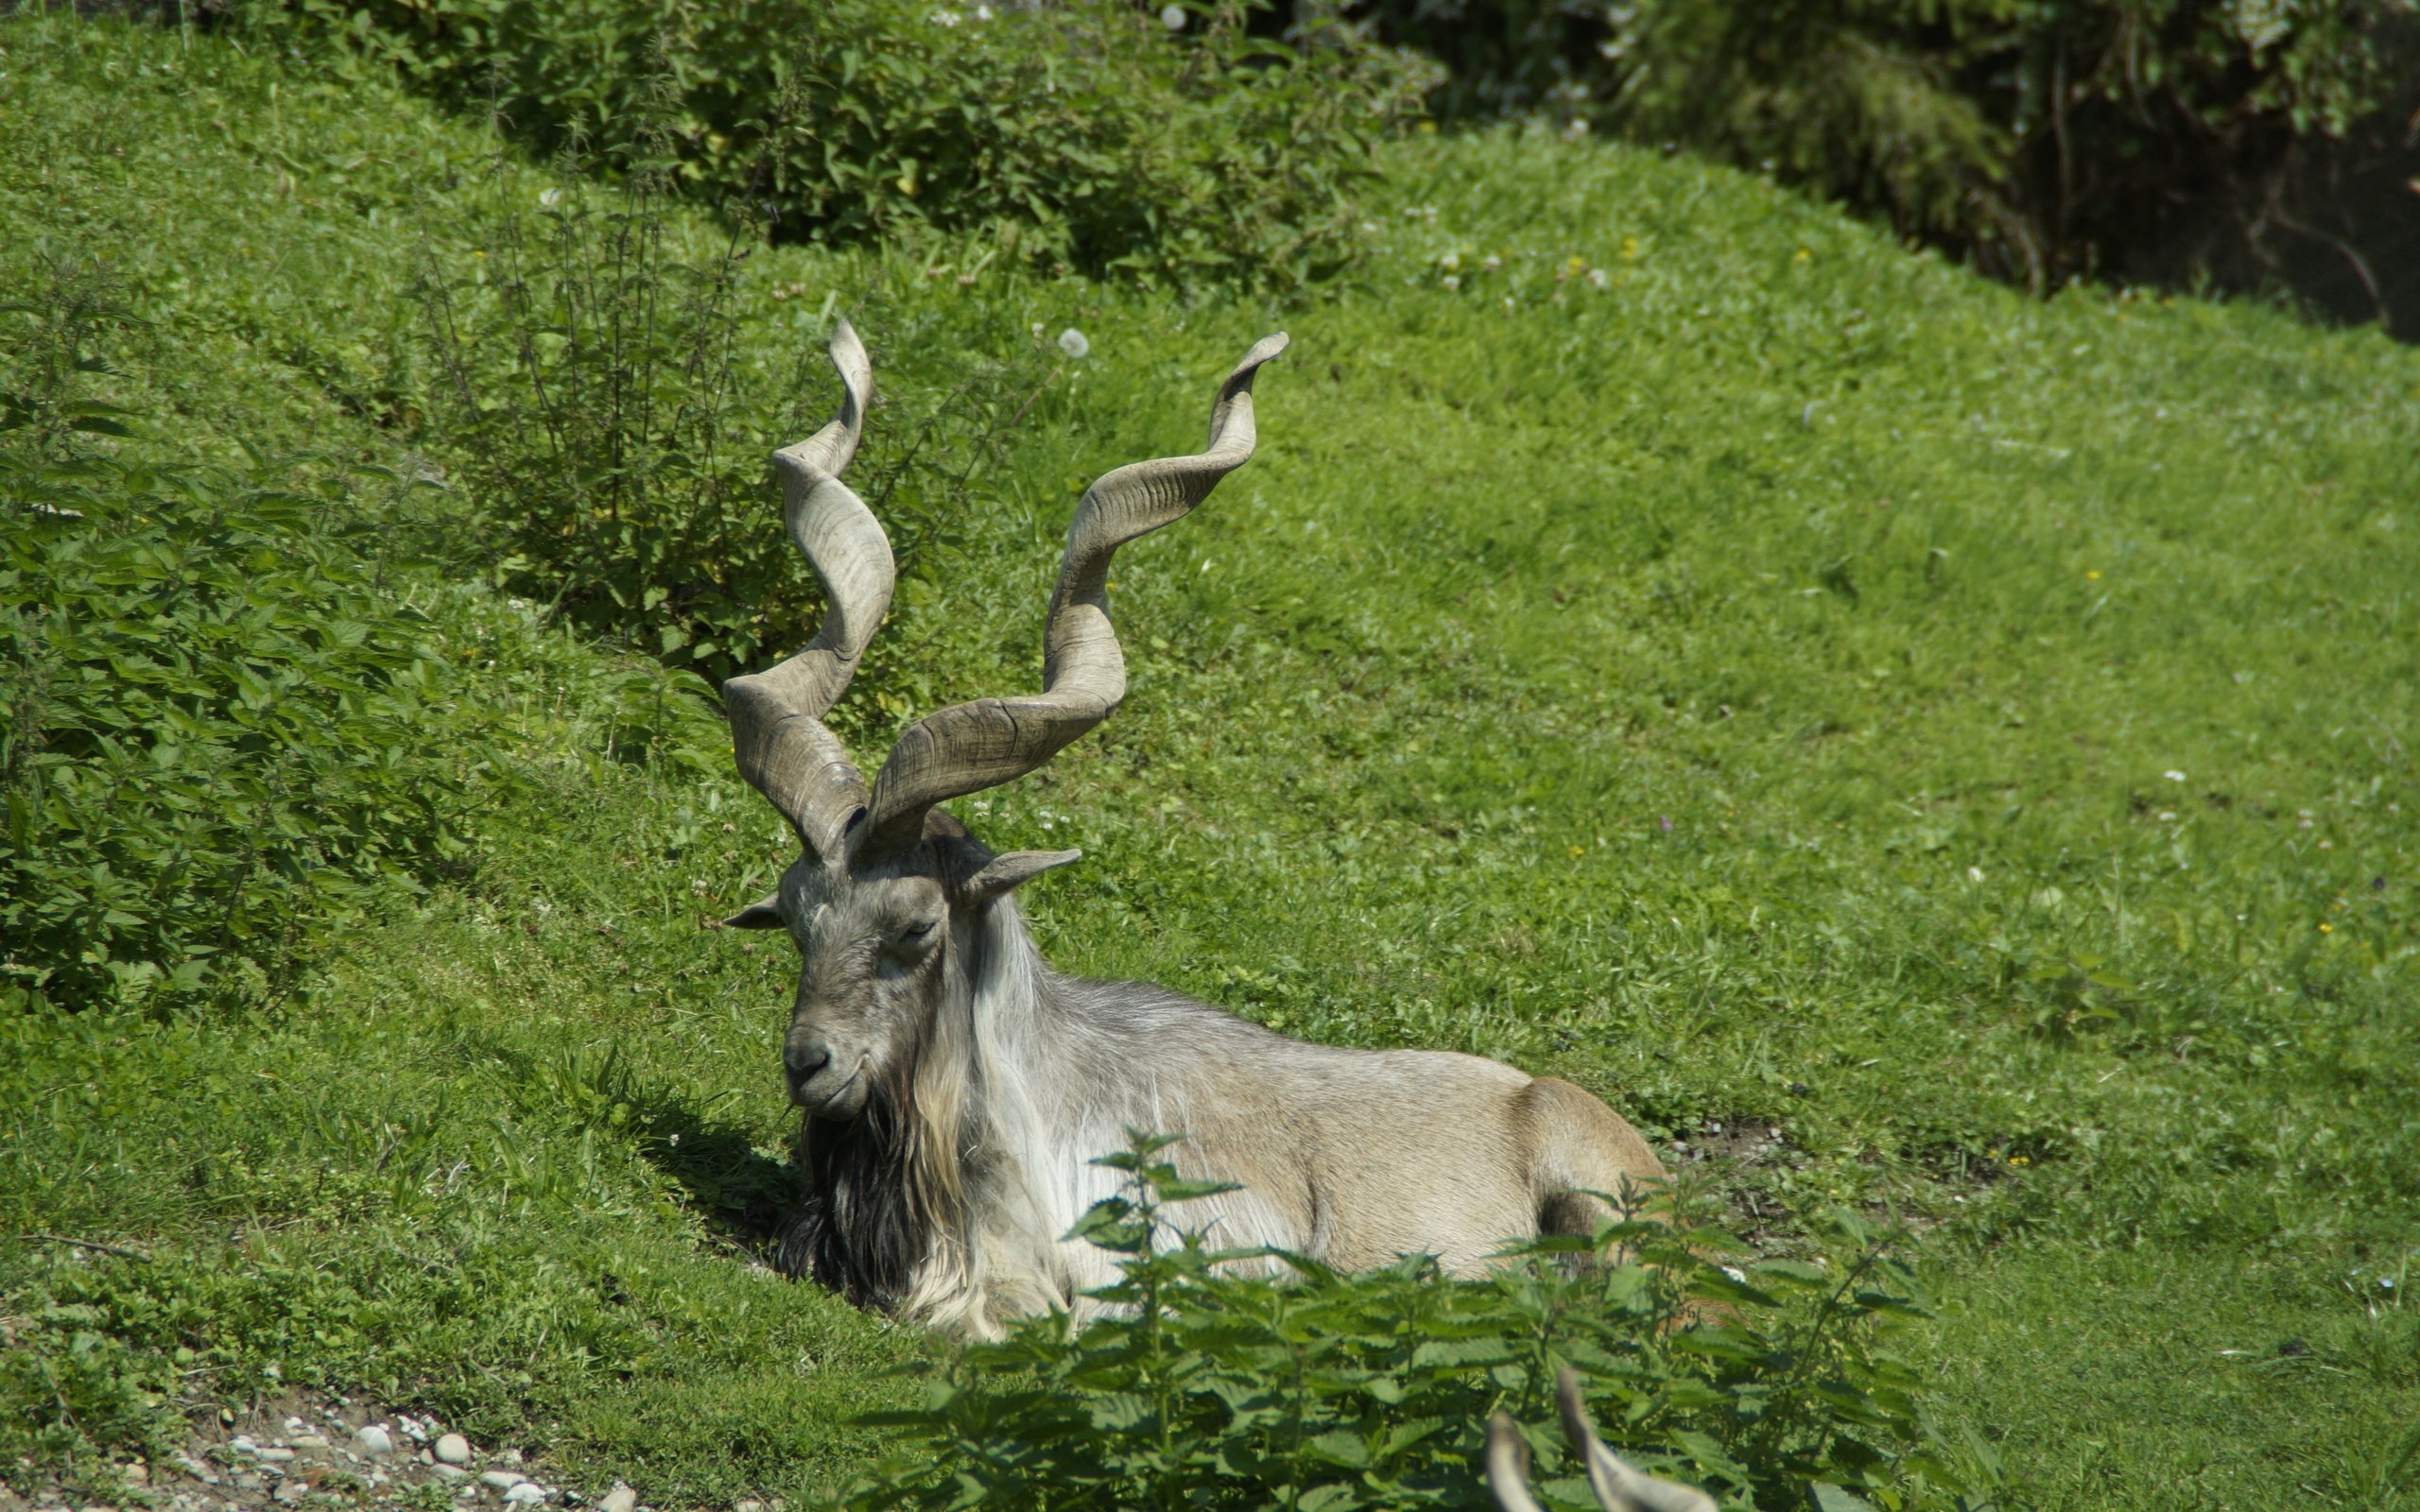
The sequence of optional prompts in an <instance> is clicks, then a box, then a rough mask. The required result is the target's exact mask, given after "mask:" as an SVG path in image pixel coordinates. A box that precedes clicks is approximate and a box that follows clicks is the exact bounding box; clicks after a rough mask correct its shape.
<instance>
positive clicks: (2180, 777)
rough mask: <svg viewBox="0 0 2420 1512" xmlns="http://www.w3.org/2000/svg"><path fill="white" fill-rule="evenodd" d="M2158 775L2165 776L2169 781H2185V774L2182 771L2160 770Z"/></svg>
mask: <svg viewBox="0 0 2420 1512" xmlns="http://www.w3.org/2000/svg"><path fill="white" fill-rule="evenodd" d="M2159 775H2160V776H2162V777H2165V778H2167V779H2168V780H2169V782H2183V781H2185V774H2184V773H2183V772H2162V773H2160V774H2159Z"/></svg>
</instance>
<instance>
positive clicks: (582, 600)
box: [420, 87, 1058, 707]
mask: <svg viewBox="0 0 2420 1512" xmlns="http://www.w3.org/2000/svg"><path fill="white" fill-rule="evenodd" d="M675 106H676V100H675V98H674V97H673V96H672V94H670V93H669V90H668V87H666V88H665V89H660V90H659V91H658V93H657V94H655V95H654V96H653V98H652V101H651V103H650V104H648V106H647V107H646V109H645V111H644V112H642V113H641V114H640V115H639V116H638V117H637V118H636V119H635V120H634V121H633V122H631V123H629V132H630V138H631V146H630V147H628V148H627V149H625V150H624V151H622V152H621V153H619V154H614V155H618V156H621V157H623V158H625V159H627V160H628V161H630V162H631V163H633V168H632V171H631V172H630V173H628V174H626V175H622V176H619V177H617V178H614V179H612V180H606V179H605V178H604V176H603V175H602V171H601V159H600V157H599V156H597V155H595V154H592V153H591V152H590V151H589V150H588V148H587V146H586V145H585V143H575V144H574V145H573V146H572V147H571V148H569V149H567V150H566V151H565V152H564V154H563V155H562V159H561V160H560V166H561V168H562V178H563V179H564V180H566V181H567V183H568V184H569V187H560V188H550V189H547V190H545V191H543V192H542V193H541V194H540V196H539V197H538V198H536V199H535V200H530V199H527V198H526V197H524V198H520V199H514V198H510V197H507V196H494V197H491V198H490V199H489V201H488V204H489V208H488V210H487V211H486V212H485V213H484V215H482V217H481V218H480V219H479V221H478V222H477V224H476V226H475V238H476V241H477V243H478V245H477V246H476V247H475V248H474V249H472V251H471V255H470V257H469V258H468V259H462V258H454V259H451V260H449V259H447V258H446V257H445V256H444V255H442V254H441V253H440V252H439V251H437V250H436V249H434V247H432V248H431V249H429V251H428V252H427V254H426V255H425V256H424V257H423V269H422V274H421V278H420V296H421V300H422V303H423V308H424V311H425V314H426V332H427V339H428V345H429V350H430V355H431V359H432V360H431V368H432V369H433V370H434V371H435V373H436V374H437V383H438V387H439V388H440V390H441V392H440V394H439V396H438V406H437V414H436V416H435V417H434V418H435V421H436V423H435V425H434V427H433V432H432V434H431V436H430V437H429V441H430V444H431V445H432V446H433V447H434V448H435V449H436V450H438V451H439V452H440V453H441V455H445V456H446V457H447V458H448V460H449V462H450V463H451V465H452V467H453V469H454V471H455V472H456V475H458V477H459V478H461V479H462V480H463V481H464V482H465V483H466V484H467V485H468V491H469V492H470V494H471V495H472V497H473V500H474V505H473V509H474V520H475V527H476V528H475V535H476V536H477V537H478V538H479V539H481V540H483V541H489V542H493V544H494V545H495V546H497V547H498V548H500V549H499V550H498V552H497V554H496V556H495V557H493V558H491V561H490V564H489V565H490V566H491V568H492V570H493V571H494V573H495V574H496V576H497V577H498V580H499V581H500V582H501V583H503V584H504V585H506V586H508V587H510V588H511V589H512V590H513V591H515V592H517V593H527V594H528V595H530V596H531V597H533V598H536V599H538V600H539V601H541V602H543V603H545V604H547V605H549V606H551V607H552V608H553V609H554V610H556V611H557V612H558V613H560V615H561V616H562V618H563V619H564V620H565V621H566V622H568V623H569V624H571V625H572V626H574V627H577V628H579V630H581V631H583V632H585V633H587V634H590V635H596V636H602V637H609V638H614V639H618V640H621V641H623V642H624V643H626V644H633V645H635V646H637V647H639V648H641V649H643V650H645V651H647V652H648V653H649V654H652V655H654V656H657V657H660V658H662V659H664V660H665V661H666V662H669V663H671V664H673V665H676V666H682V667H693V668H695V669H696V670H698V671H699V672H700V673H702V674H704V675H706V676H708V677H712V678H720V677H724V676H728V675H729V674H731V673H732V672H735V671H739V670H744V669H747V668H749V667H752V666H755V665H759V664H761V663H762V662H765V661H766V660H768V659H769V658H771V657H777V656H779V655H782V654H784V653H786V652H787V651H788V650H791V649H795V643H796V642H798V641H800V640H802V639H803V638H804V629H803V627H805V626H807V625H809V624H811V623H812V622H813V616H814V611H815V609H816V606H817V603H818V598H817V590H816V587H815V582H814V578H813V577H812V576H811V575H810V574H809V573H808V572H807V570H806V569H805V567H804V564H803V563H801V562H800V560H799V558H798V555H797V551H796V549H795V548H794V547H793V546H792V545H791V544H790V541H789V540H788V538H787V535H786V534H785V533H784V532H783V531H782V530H781V529H780V528H779V525H778V521H779V519H780V514H781V507H780V502H779V494H778V491H777V490H776V488H775V487H774V484H773V481H772V477H771V470H770V467H769V462H768V460H767V455H768V454H769V452H770V451H771V449H772V448H773V447H775V446H777V445H780V444H782V443H784V442H787V441H790V440H796V439H799V438H803V437H804V436H805V435H807V434H808V433H810V432H811V431H813V430H815V429H817V428H819V427H820V426H821V425H822V424H823V423H824V421H826V420H827V419H828V418H829V415H830V412H831V411H830V406H831V404H833V402H834V401H833V393H834V390H833V387H832V380H831V375H830V369H829V368H828V366H827V365H826V363H825V359H824V356H823V350H822V349H823V339H822V334H821V331H815V330H804V329H801V330H798V331H797V340H796V346H795V351H794V352H789V353H787V354H786V359H785V360H786V362H787V377H786V379H785V380H784V381H782V382H780V383H779V384H773V385H768V384H765V383H763V382H762V381H761V377H759V378H757V379H756V380H755V381H751V378H752V373H751V371H750V370H745V369H748V366H749V365H748V364H745V363H743V360H742V347H743V344H744V343H743V335H742V326H743V319H744V313H743V311H742V309H741V308H740V302H739V301H740V299H741V295H742V277H741V275H742V267H743V265H744V263H745V260H746V259H747V257H748V255H749V250H750V244H749V238H748V237H746V236H745V235H743V234H741V233H738V232H730V233H727V234H724V235H722V236H721V237H720V238H719V239H718V240H717V241H715V242H713V243H711V244H701V243H700V241H698V240H697V239H696V238H694V237H692V236H688V235H683V234H681V233H680V232H678V231H677V230H676V229H675V228H676V227H677V226H678V223H679V222H680V221H681V219H682V218H683V215H682V211H681V208H680V205H679V202H678V199H677V198H676V193H675V187H674V186H675V184H676V181H677V180H678V178H679V174H680V170H681V163H680V161H679V159H678V157H677V155H676V154H675V153H674V151H673V147H672V141H673V132H672V129H671V125H670V123H671V120H672V114H671V112H673V110H674V109H675ZM497 167H498V177H499V180H501V179H503V178H505V177H506V174H505V171H504V170H505V164H504V163H501V162H499V163H498V164H497ZM751 292H752V294H754V295H757V296H762V295H764V294H766V293H768V292H769V293H770V294H771V295H772V296H773V297H774V299H775V300H776V301H785V302H787V301H792V300H796V301H817V300H820V301H821V312H820V313H821V317H822V319H821V322H818V323H820V324H821V326H822V327H823V329H824V330H828V329H829V321H830V318H832V315H833V313H834V311H835V309H836V307H837V306H838V300H839V291H838V290H837V289H814V288H809V287H808V286H806V285H805V284H803V283H801V284H792V285H787V286H783V287H777V288H774V289H772V290H770V291H767V290H765V289H763V288H761V287H756V288H753V289H752V291H751ZM858 313H859V315H860V316H861V317H862V316H864V315H865V314H866V313H867V312H865V311H863V310H860V311H859V312H858ZM929 314H930V312H929V311H924V310H908V311H904V312H899V313H898V318H899V319H901V320H902V321H906V322H910V323H913V324H914V325H915V326H916V327H917V334H916V335H917V339H916V341H915V342H914V343H912V344H915V345H918V346H920V347H922V348H924V349H925V351H926V355H927V358H928V359H929V357H930V355H931V349H933V348H936V347H947V348H950V349H952V350H951V351H949V352H945V353H943V354H942V355H943V356H944V357H946V358H948V359H951V360H949V361H947V362H946V363H945V364H940V365H939V366H945V367H947V368H948V369H949V371H948V375H947V380H946V381H945V382H938V381H934V382H927V381H921V380H920V377H919V376H918V375H917V373H918V371H919V369H906V370H902V369H892V368H891V366H890V364H889V363H887V362H886V363H885V374H884V376H885V382H884V385H883V388H882V391H881V392H880V393H879V394H878V396H877V398H876V401H875V402H876V404H878V405H880V406H881V407H882V408H883V410H884V415H883V419H882V421H881V423H880V424H878V425H875V426H873V427H870V434H869V435H868V438H867V444H866V448H865V452H864V455H862V456H861V457H860V458H859V459H858V461H857V463H856V466H855V467H854V468H852V469H851V472H850V481H851V483H852V484H853V485H854V486H855V487H856V489H857V490H858V491H859V492H861V493H862V494H864V496H865V497H866V499H867V500H868V501H869V502H870V503H871V504H873V507H874V508H875V510H876V512H877V513H878V514H879V515H880V516H881V518H882V519H883V520H884V522H885V524H886V526H887V527H888V528H889V530H890V534H891V537H892V543H893V548H894V550H895V551H896V553H897V555H898V557H899V558H900V561H901V565H902V568H903V571H912V570H913V569H914V566H915V564H916V562H917V560H918V559H919V558H921V557H923V556H924V555H925V553H927V552H929V551H931V550H933V549H935V548H937V547H944V546H946V545H947V544H948V543H949V542H950V541H952V540H953V539H954V534H953V533H954V530H955V528H956V526H957V524H958V523H959V520H960V518H961V517H962V516H963V515H964V514H965V513H966V510H965V508H964V507H963V506H964V503H965V500H966V499H967V497H968V495H969V494H970V492H971V491H972V490H975V489H976V488H977V486H978V485H979V484H980V483H981V481H982V479H983V476H984V474H985V472H986V471H987V470H988V468H989V467H990V466H991V465H992V464H993V463H994V461H996V460H997V458H998V455H999V451H1000V447H1001V445H1002V443H1003V442H1004V440H1005V438H1006V437H1007V435H1008V433H1009V432H1010V431H1011V429H1012V428H1013V427H1014V426H1015V425H1016V424H1017V423H1018V422H1019V421H1021V420H1022V419H1024V417H1025V416H1026V414H1027V413H1028V412H1029V405H1030V404H1031V402H1032V400H1033V398H1034V396H1035V395H1036V394H1037V393H1039V392H1040V391H1041V389H1042V388H1043V387H1046V386H1047V385H1048V383H1049V382H1050V381H1051V379H1052V377H1053V373H1054V362H1053V360H1052V359H1055V358H1056V357H1057V356H1058V353H1057V352H1055V351H1053V350H1051V349H1049V348H1046V347H1045V346H1044V345H1043V344H1042V343H1041V342H1040V341H1038V340H1037V341H1034V342H1032V343H1030V344H1028V345H1022V346H1019V347H1015V348H1012V349H1011V351H1009V352H1007V353H1006V354H1005V355H1004V356H997V357H980V356H975V355H972V354H967V353H964V352H959V351H957V350H956V349H957V348H958V347H959V342H957V341H955V340H953V339H952V334H951V333H946V332H943V333H938V334H937V333H935V332H933V331H931V330H930V329H929V327H930V323H931V322H930V320H929V319H928V316H929ZM884 318H885V312H883V311H880V310H877V311H875V312H873V318H872V322H871V323H872V324H873V325H874V326H875V327H876V329H875V332H874V335H875V337H876V340H877V342H879V340H880V332H879V329H878V328H879V325H880V324H881V323H882V321H883V320H884ZM934 366H937V365H936V364H934V363H932V362H931V361H929V360H928V361H927V362H926V364H925V369H922V370H929V369H931V368H932V367H934ZM754 371H755V372H758V373H761V364H757V365H755V368H754ZM902 707H904V705H903V706H902Z"/></svg>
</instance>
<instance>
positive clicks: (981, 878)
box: [960, 851, 1083, 903]
mask: <svg viewBox="0 0 2420 1512" xmlns="http://www.w3.org/2000/svg"><path fill="white" fill-rule="evenodd" d="M1082 854H1083V852H1082V851H1010V852H1009V853H1008V854H1007V855H1004V856H994V857H993V858H992V859H991V860H990V861H989V862H987V863H985V865H984V868H983V869H982V870H980V871H978V872H977V873H976V874H975V875H974V876H972V877H970V878H968V879H967V882H966V885H965V887H964V888H963V889H961V891H960V896H962V897H964V898H965V899H966V900H967V901H968V902H978V903H980V902H991V901H992V900H993V899H994V898H997V897H999V896H1000V895H1001V894H1002V893H1004V892H1013V891H1015V890H1016V889H1017V888H1019V887H1021V886H1023V885H1026V884H1027V883H1029V882H1031V881H1032V880H1033V879H1034V878H1036V877H1039V876H1041V875H1042V874H1043V873H1044V872H1046V871H1048V870H1049V869H1050V868H1053V867H1063V866H1065V865H1066V864H1067V863H1068V862H1070V861H1073V860H1075V859H1076V858H1077V857H1079V856H1080V855H1082Z"/></svg>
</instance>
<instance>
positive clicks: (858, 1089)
mask: <svg viewBox="0 0 2420 1512" xmlns="http://www.w3.org/2000/svg"><path fill="white" fill-rule="evenodd" d="M872 1089H873V1077H872V1076H870V1075H868V1074H866V1073H865V1071H864V1069H863V1068H862V1067H861V1068H859V1069H858V1071H857V1073H856V1074H855V1075H853V1076H851V1077H850V1078H849V1079H848V1080H847V1081H846V1082H844V1083H842V1084H841V1085H839V1086H838V1087H835V1088H833V1089H832V1090H831V1091H829V1092H827V1093H822V1094H821V1095H818V1094H817V1093H816V1092H812V1091H810V1092H807V1093H805V1094H804V1095H800V1096H797V1097H796V1098H795V1100H796V1102H797V1103H798V1106H799V1107H801V1108H804V1109H805V1110H806V1116H807V1117H808V1118H810V1119H813V1120H814V1121H815V1122H816V1123H819V1124H846V1123H850V1122H852V1121H854V1120H855V1119H856V1116H857V1115H858V1114H859V1113H862V1112H864V1111H865V1109H866V1096H867V1093H868V1092H869V1091H871V1090H872Z"/></svg>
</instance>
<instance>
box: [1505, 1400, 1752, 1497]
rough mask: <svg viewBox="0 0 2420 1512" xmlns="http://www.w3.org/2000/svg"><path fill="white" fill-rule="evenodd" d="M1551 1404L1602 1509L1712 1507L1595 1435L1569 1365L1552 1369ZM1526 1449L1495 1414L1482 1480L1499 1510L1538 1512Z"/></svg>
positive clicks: (1516, 1431)
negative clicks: (1637, 1466) (1630, 1460)
mask: <svg viewBox="0 0 2420 1512" xmlns="http://www.w3.org/2000/svg"><path fill="white" fill-rule="evenodd" d="M1554 1396H1555V1404H1556V1405H1557V1406H1558V1407H1559V1408H1561V1409H1562V1414H1563V1432H1564V1436H1565V1437H1567V1438H1569V1439H1570V1440H1571V1447H1572V1448H1573V1449H1575V1450H1578V1451H1579V1452H1580V1457H1581V1459H1582V1461H1583V1462H1584V1463H1585V1464H1586V1465H1587V1467H1588V1486H1589V1489H1591V1490H1593V1491H1595V1492H1596V1493H1597V1503H1598V1505H1599V1506H1601V1507H1603V1508H1604V1509H1605V1512H1716V1508H1715V1504H1714V1498H1712V1497H1710V1496H1708V1495H1706V1494H1705V1493H1704V1492H1703V1491H1701V1490H1699V1489H1698V1488H1697V1487H1696V1486H1683V1485H1682V1484H1681V1483H1680V1482H1678V1481H1668V1480H1665V1479H1663V1478H1662V1477H1660V1476H1655V1475H1649V1474H1646V1473H1644V1472H1642V1471H1639V1470H1636V1469H1632V1468H1631V1466H1630V1465H1629V1464H1628V1463H1627V1462H1626V1461H1624V1460H1623V1459H1622V1457H1621V1456H1620V1455H1618V1454H1616V1453H1615V1452H1613V1451H1612V1450H1610V1449H1607V1448H1606V1447H1605V1443H1604V1440H1602V1439H1600V1438H1599V1437H1598V1436H1597V1425H1596V1424H1594V1423H1592V1422H1590V1421H1589V1420H1588V1407H1587V1404H1586V1403H1585V1402H1583V1401H1582V1400H1581V1399H1580V1378H1579V1377H1578V1376H1576V1375H1574V1374H1573V1373H1572V1370H1571V1367H1570V1366H1564V1367H1563V1368H1562V1369H1560V1370H1558V1371H1556V1372H1555V1391H1554ZM1529 1479H1530V1448H1529V1446H1528V1445H1527V1444H1524V1443H1523V1442H1522V1441H1521V1430H1520V1429H1518V1428H1516V1427H1514V1426H1513V1419H1512V1418H1510V1417H1506V1416H1505V1415H1504V1414H1502V1413H1500V1412H1499V1413H1497V1414H1496V1415H1495V1417H1492V1418H1490V1419H1489V1420H1488V1424H1487V1484H1488V1486H1489V1488H1490V1489H1491V1490H1493V1491H1495V1504H1496V1505H1497V1506H1499V1507H1502V1508H1503V1509H1504V1512H1538V1503H1536V1502H1535V1501H1534V1500H1532V1499H1531V1498H1530V1487H1529Z"/></svg>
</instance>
